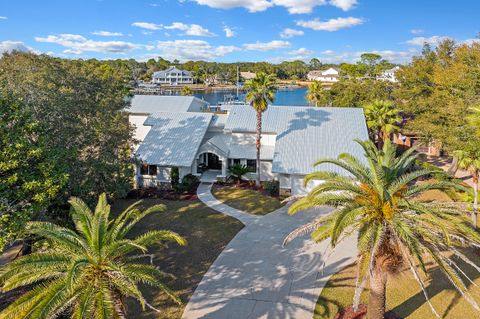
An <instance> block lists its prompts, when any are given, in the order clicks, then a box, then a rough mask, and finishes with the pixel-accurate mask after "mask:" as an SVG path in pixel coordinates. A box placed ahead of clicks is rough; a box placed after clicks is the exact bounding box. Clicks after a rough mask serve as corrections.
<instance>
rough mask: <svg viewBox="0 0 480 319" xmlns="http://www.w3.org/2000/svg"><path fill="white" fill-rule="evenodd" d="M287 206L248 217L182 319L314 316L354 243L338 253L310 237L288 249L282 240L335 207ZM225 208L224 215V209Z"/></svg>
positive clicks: (342, 246) (350, 255)
mask: <svg viewBox="0 0 480 319" xmlns="http://www.w3.org/2000/svg"><path fill="white" fill-rule="evenodd" d="M202 187H203V188H202ZM205 188H208V189H209V186H208V185H205V184H202V186H201V188H199V193H200V192H203V193H204V195H208V194H207V193H208V192H209V191H208V192H207V191H206V190H205ZM199 195H200V194H199ZM203 197H204V199H205V198H206V197H208V196H203ZM199 198H200V199H202V196H199ZM227 207H228V206H227ZM213 208H215V205H214V206H213ZM217 208H218V203H217ZM287 209H288V208H287V207H283V208H281V209H279V210H277V211H275V212H273V213H270V214H268V215H266V216H263V217H261V218H255V219H246V220H244V222H245V224H246V225H247V226H246V227H244V228H243V229H242V230H241V231H240V232H239V233H238V234H237V235H236V236H235V237H234V238H233V239H232V241H231V242H230V243H229V244H228V245H227V247H226V248H225V250H224V251H223V252H222V253H221V254H220V256H219V257H218V258H217V259H216V260H215V262H214V263H213V264H212V266H211V267H210V269H209V270H208V272H207V273H206V274H205V275H204V277H203V279H202V281H201V282H200V284H199V285H198V287H197V289H196V290H195V293H194V294H193V296H192V298H191V299H190V301H189V303H188V304H187V307H186V308H185V311H184V313H183V317H182V318H184V319H193V318H209V319H213V318H218V319H229V318H230V319H237V318H238V319H246V318H249V319H250V318H252V319H254V318H255V319H256V318H296V319H302V318H312V317H313V313H314V309H315V304H316V302H317V299H318V296H319V295H320V292H321V290H322V288H323V286H324V285H325V284H326V282H327V281H328V278H329V277H330V276H331V275H332V274H334V273H336V272H337V271H338V270H340V269H342V268H343V267H345V266H346V265H348V264H350V263H351V262H352V261H353V258H354V257H355V256H356V246H355V241H354V239H353V238H350V239H348V240H345V241H344V242H343V243H342V244H340V245H339V246H338V247H337V248H336V249H335V251H334V252H333V253H332V252H331V251H330V250H328V249H327V247H328V243H327V242H322V243H320V244H315V243H313V242H312V241H311V240H309V238H308V236H307V237H304V238H299V239H296V240H294V241H293V242H291V243H290V244H289V245H288V246H287V247H285V248H284V247H282V241H283V239H284V238H285V236H286V235H287V234H289V233H290V232H291V231H292V230H293V229H295V228H296V227H298V226H300V225H302V224H305V223H307V222H309V221H311V220H313V219H314V218H316V217H318V216H320V215H323V214H327V213H328V212H329V211H330V210H329V209H327V208H321V209H315V210H309V211H305V212H301V213H299V214H297V215H295V216H289V215H288V214H287ZM222 210H223V213H225V207H222ZM235 213H236V214H238V211H236V212H235ZM244 214H247V213H244ZM247 215H248V214H247ZM250 216H251V215H250ZM324 263H325V265H324V266H323V264H324Z"/></svg>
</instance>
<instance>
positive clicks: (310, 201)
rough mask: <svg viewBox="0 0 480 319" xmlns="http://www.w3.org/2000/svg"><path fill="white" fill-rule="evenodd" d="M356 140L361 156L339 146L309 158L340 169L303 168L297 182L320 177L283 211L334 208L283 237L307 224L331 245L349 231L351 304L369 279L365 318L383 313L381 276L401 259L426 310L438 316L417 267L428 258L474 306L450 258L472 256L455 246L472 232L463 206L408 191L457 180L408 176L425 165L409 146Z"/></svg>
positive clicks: (476, 238) (474, 242)
mask: <svg viewBox="0 0 480 319" xmlns="http://www.w3.org/2000/svg"><path fill="white" fill-rule="evenodd" d="M357 142H358V143H359V144H360V145H361V147H362V148H363V150H364V152H365V159H366V160H365V159H364V158H357V157H354V156H352V155H351V154H341V155H339V156H338V158H337V159H323V160H319V161H318V162H317V163H315V165H316V166H317V165H322V164H326V163H328V164H329V165H332V164H333V165H336V166H338V167H340V168H342V169H343V170H345V172H348V175H346V174H345V175H340V174H337V173H332V172H325V171H319V172H314V173H311V174H309V175H307V176H306V178H305V184H307V183H308V182H310V181H312V180H323V181H324V183H322V184H320V185H319V186H316V187H315V188H314V189H312V191H311V192H310V193H309V194H308V195H307V196H306V197H304V198H302V199H300V200H298V201H297V202H295V203H294V204H293V205H292V206H291V207H290V209H289V213H290V214H295V213H297V212H299V211H301V210H304V209H307V208H311V207H317V206H324V205H326V206H332V207H333V208H334V210H333V211H332V212H331V213H330V214H328V215H326V216H324V217H320V218H319V219H317V220H315V221H313V222H312V223H309V224H307V225H304V226H302V227H300V228H298V229H296V230H295V231H293V232H292V233H291V234H290V235H288V236H287V238H286V239H285V243H284V244H287V243H288V242H289V241H290V240H292V239H293V238H295V237H297V236H300V235H302V234H305V233H309V232H312V239H313V240H314V241H316V242H320V241H323V240H327V239H328V240H329V241H330V245H331V246H332V247H335V246H336V245H338V244H339V243H340V242H341V241H342V240H344V239H345V238H346V237H350V236H355V238H356V241H357V247H358V257H357V261H356V262H357V266H358V273H357V281H356V290H355V297H354V302H353V304H354V309H357V307H358V304H359V301H360V294H361V292H362V291H363V288H364V286H365V284H366V283H367V281H369V283H370V285H369V286H370V291H369V299H368V310H367V311H368V314H367V316H368V318H369V319H380V318H382V319H383V316H384V312H385V298H386V295H385V293H386V286H387V279H388V276H389V275H391V274H395V273H397V272H399V271H400V270H401V269H403V268H404V267H406V268H407V269H409V270H410V271H411V272H412V274H413V276H414V278H415V279H416V281H417V282H418V284H419V285H420V287H421V289H422V291H423V293H424V296H425V298H426V300H427V302H428V304H429V305H430V307H431V309H432V311H433V313H434V314H435V315H436V316H437V317H439V315H438V314H437V312H436V311H435V309H434V308H433V306H432V305H431V303H430V301H429V297H428V294H427V292H426V290H425V282H424V280H423V279H422V277H420V274H419V269H421V270H423V272H425V273H426V262H427V260H430V259H431V261H432V262H433V263H435V264H437V265H438V267H439V268H440V269H441V270H442V271H443V272H444V273H445V275H446V276H447V278H448V279H450V281H451V282H452V283H453V284H454V286H455V288H457V289H458V290H459V291H460V292H461V294H462V295H463V296H464V297H466V299H467V300H468V301H469V302H470V303H471V304H472V305H473V306H474V307H475V308H476V309H477V310H478V309H479V308H478V305H477V303H476V302H475V301H474V299H473V298H472V297H471V295H470V294H469V292H468V291H467V288H466V285H465V284H464V282H463V279H462V278H466V279H468V280H469V278H468V276H467V277H462V276H466V275H465V273H464V272H463V271H462V270H461V268H460V267H459V265H458V260H462V261H464V262H467V263H468V264H470V265H475V264H474V263H473V262H472V261H470V260H469V259H468V258H467V257H466V256H465V255H464V254H462V253H461V252H460V251H459V250H457V249H456V247H458V246H463V247H465V246H470V247H472V246H475V247H478V245H479V244H480V235H479V234H478V233H477V232H476V231H474V230H473V229H472V228H471V227H470V226H469V223H468V221H466V220H465V219H464V218H463V214H464V213H465V212H463V211H459V210H458V209H456V207H454V206H453V204H448V203H445V205H440V204H438V203H429V202H422V201H420V200H417V199H416V197H417V196H418V195H420V194H422V193H423V192H425V191H428V190H433V189H436V190H440V191H444V190H446V189H449V188H452V187H455V188H461V187H460V186H459V185H458V184H454V183H452V182H445V181H433V182H429V183H423V184H420V185H417V184H415V181H417V180H418V179H419V178H422V177H428V176H429V175H431V174H432V171H430V170H426V169H422V170H417V169H416V168H415V165H414V163H415V160H416V159H417V158H418V154H415V149H414V148H412V149H409V150H407V151H406V152H405V153H403V154H402V155H401V156H400V157H396V156H395V154H396V148H395V146H393V144H392V143H391V142H390V141H387V142H386V143H385V144H384V146H383V148H382V149H381V150H378V149H377V148H376V146H375V144H374V143H373V142H372V141H365V142H361V141H357ZM448 252H451V253H452V256H454V258H451V257H452V256H450V255H448ZM425 257H430V258H429V259H426V258H425ZM457 257H458V259H457ZM475 267H477V266H476V265H475ZM476 269H479V268H476Z"/></svg>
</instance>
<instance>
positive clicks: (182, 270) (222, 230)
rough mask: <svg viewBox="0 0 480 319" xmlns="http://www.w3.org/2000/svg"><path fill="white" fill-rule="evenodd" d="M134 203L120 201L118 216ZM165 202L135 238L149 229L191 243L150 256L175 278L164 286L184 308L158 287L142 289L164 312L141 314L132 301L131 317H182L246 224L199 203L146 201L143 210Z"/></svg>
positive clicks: (139, 227)
mask: <svg viewBox="0 0 480 319" xmlns="http://www.w3.org/2000/svg"><path fill="white" fill-rule="evenodd" d="M133 202H135V200H119V201H117V202H115V204H114V205H113V211H114V212H115V213H117V214H118V213H119V212H121V211H122V210H123V209H125V208H126V207H128V206H129V205H130V204H132V203H133ZM159 203H163V204H165V205H167V211H166V212H164V213H157V214H152V215H150V216H148V217H146V218H145V219H144V220H143V221H142V222H141V223H139V224H138V225H137V226H136V227H135V228H134V229H133V230H132V232H131V236H136V235H138V234H140V233H143V232H145V231H148V230H158V229H168V230H172V231H175V232H177V233H179V234H180V235H182V236H184V237H185V238H186V239H187V240H188V245H187V246H186V247H179V246H178V245H176V244H173V243H172V244H169V247H168V248H165V247H160V246H156V247H154V248H153V250H151V251H150V253H153V254H154V255H155V257H154V259H153V262H154V264H155V265H157V266H159V267H160V269H161V270H163V271H165V272H168V273H170V274H172V275H174V276H175V277H176V278H175V279H171V278H167V279H165V281H164V282H165V283H166V284H167V285H168V286H169V287H170V288H171V289H173V290H174V291H175V293H176V294H177V295H178V296H179V297H180V298H181V299H182V300H183V301H184V304H183V305H180V306H179V305H177V304H175V303H174V302H172V301H171V300H170V299H169V298H168V297H167V296H166V295H165V294H162V293H160V292H159V291H158V289H156V288H152V287H149V286H146V287H143V289H142V291H143V292H144V295H145V297H146V299H147V300H148V301H149V302H150V303H151V304H152V305H153V306H155V307H157V308H159V309H161V310H162V313H160V314H159V313H156V312H155V311H152V310H149V309H148V308H147V310H146V311H145V312H142V311H141V308H140V306H139V305H138V303H136V302H129V305H128V317H129V318H152V319H153V318H156V319H174V318H180V317H181V316H182V313H183V309H184V307H185V305H186V303H187V302H188V300H189V298H190V296H191V295H192V294H193V291H194V290H195V288H196V287H197V285H198V284H199V283H200V281H201V279H202V277H203V275H204V274H205V272H206V271H207V270H208V268H209V267H210V265H211V264H212V263H213V261H214V260H215V259H216V258H217V256H218V255H219V254H220V252H221V251H222V250H223V248H224V247H225V246H226V245H227V244H228V242H229V241H230V240H231V239H232V238H233V237H234V236H235V234H237V232H238V231H240V230H241V229H242V227H243V225H242V224H241V223H240V222H239V221H237V220H235V219H233V218H231V217H228V216H225V215H222V214H220V213H216V212H215V211H213V210H212V209H210V208H208V207H207V206H205V205H204V204H203V203H201V202H200V201H165V200H157V199H146V200H144V201H143V206H144V207H149V206H151V205H154V204H159Z"/></svg>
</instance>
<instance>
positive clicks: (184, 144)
mask: <svg viewBox="0 0 480 319" xmlns="http://www.w3.org/2000/svg"><path fill="white" fill-rule="evenodd" d="M211 120H212V114H209V113H167V112H162V113H155V114H152V115H150V116H149V117H148V118H147V120H146V121H145V125H152V128H151V129H150V131H149V132H148V134H147V136H145V139H144V140H143V142H142V144H140V146H139V148H138V150H137V152H136V155H137V158H138V159H140V160H141V161H144V162H146V163H148V164H152V165H159V166H177V167H188V166H191V165H192V163H193V160H194V159H195V155H196V154H197V151H198V148H199V147H200V143H201V142H202V140H203V137H204V136H205V132H206V131H207V129H208V126H209V124H210V121H211Z"/></svg>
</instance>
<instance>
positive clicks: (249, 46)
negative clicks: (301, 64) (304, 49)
mask: <svg viewBox="0 0 480 319" xmlns="http://www.w3.org/2000/svg"><path fill="white" fill-rule="evenodd" d="M243 46H244V47H245V49H246V50H250V51H272V50H278V49H284V48H289V47H291V46H292V45H291V44H290V42H288V41H281V40H274V41H270V42H256V43H246V44H244V45H243Z"/></svg>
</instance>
